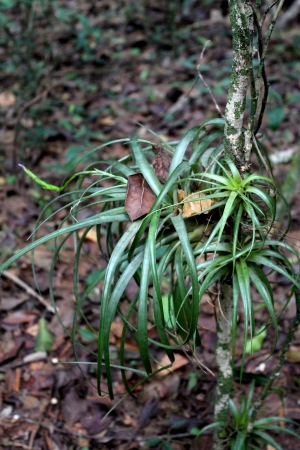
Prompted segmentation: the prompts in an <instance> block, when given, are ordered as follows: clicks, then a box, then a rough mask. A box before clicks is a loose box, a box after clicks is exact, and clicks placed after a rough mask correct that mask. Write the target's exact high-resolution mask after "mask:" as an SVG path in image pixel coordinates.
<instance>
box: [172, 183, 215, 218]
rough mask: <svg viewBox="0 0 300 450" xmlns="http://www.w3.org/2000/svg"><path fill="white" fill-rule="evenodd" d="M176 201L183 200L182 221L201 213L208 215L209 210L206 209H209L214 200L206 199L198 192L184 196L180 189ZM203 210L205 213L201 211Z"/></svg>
mask: <svg viewBox="0 0 300 450" xmlns="http://www.w3.org/2000/svg"><path fill="white" fill-rule="evenodd" d="M178 199H179V201H180V202H182V201H183V200H185V203H184V204H183V207H182V217H183V218H184V219H187V218H188V217H191V216H194V215H196V214H201V213H202V212H203V214H208V213H209V210H208V209H207V208H210V207H211V206H212V205H213V204H214V203H215V202H214V200H212V199H211V198H207V197H206V195H205V194H203V193H202V192H199V191H198V192H193V193H192V194H190V195H186V193H185V192H184V191H183V190H182V189H178ZM194 199H195V200H194ZM205 209H206V211H203V210H205Z"/></svg>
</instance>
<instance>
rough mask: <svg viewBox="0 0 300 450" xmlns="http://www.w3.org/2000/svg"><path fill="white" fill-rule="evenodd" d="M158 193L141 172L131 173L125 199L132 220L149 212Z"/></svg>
mask: <svg viewBox="0 0 300 450" xmlns="http://www.w3.org/2000/svg"><path fill="white" fill-rule="evenodd" d="M155 199H156V195H155V194H154V192H153V191H152V189H151V188H150V186H149V184H148V183H147V181H146V180H145V178H144V176H143V175H142V174H141V173H137V174H134V175H129V177H128V186H127V193H126V200H125V209H126V211H127V214H128V215H129V217H130V219H131V220H132V221H134V220H136V219H138V218H139V217H142V216H144V215H145V214H147V213H148V212H149V211H150V209H151V207H152V205H153V203H154V202H155Z"/></svg>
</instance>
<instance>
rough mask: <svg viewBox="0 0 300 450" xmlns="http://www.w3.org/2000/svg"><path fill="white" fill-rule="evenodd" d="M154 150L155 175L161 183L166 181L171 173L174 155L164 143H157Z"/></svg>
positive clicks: (153, 164)
mask: <svg viewBox="0 0 300 450" xmlns="http://www.w3.org/2000/svg"><path fill="white" fill-rule="evenodd" d="M153 150H154V152H155V153H156V157H155V158H154V160H153V163H152V166H153V169H154V172H155V175H156V176H157V178H158V179H159V181H160V182H161V183H165V181H166V179H167V178H168V175H169V169H170V164H171V160H172V155H171V154H170V153H169V152H168V151H167V150H165V149H164V147H163V146H162V145H155V147H154V149H153Z"/></svg>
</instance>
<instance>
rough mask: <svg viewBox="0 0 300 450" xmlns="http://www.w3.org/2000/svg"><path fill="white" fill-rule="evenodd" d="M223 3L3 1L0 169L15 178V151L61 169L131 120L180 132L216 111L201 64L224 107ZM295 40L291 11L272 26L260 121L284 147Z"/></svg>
mask: <svg viewBox="0 0 300 450" xmlns="http://www.w3.org/2000/svg"><path fill="white" fill-rule="evenodd" d="M290 3H291V2H290ZM292 6H293V5H292ZM292 6H291V5H287V8H286V12H288V10H289V9H290V8H291V7H292ZM227 12H228V11H227V1H225V0H219V1H214V2H212V1H210V0H206V1H205V0H204V1H202V2H201V6H199V2H197V1H194V0H181V1H179V0H176V1H173V2H169V1H168V0H160V1H158V0H143V1H141V2H130V1H128V0H123V1H121V0H119V1H108V0H107V1H106V0H101V1H99V2H95V1H93V0H85V1H78V0H77V1H76V0H74V1H71V0H0V25H1V34H0V68H1V72H0V78H1V93H0V113H1V123H0V125H1V130H0V133H1V134H0V136H1V140H0V170H1V174H0V175H1V176H3V177H6V179H7V177H10V178H8V180H12V181H13V180H14V176H12V174H14V173H16V172H17V170H18V166H17V163H18V162H22V163H26V165H29V167H30V168H31V169H35V170H38V171H39V170H40V169H39V166H40V165H41V164H42V166H45V167H46V169H47V172H48V171H50V172H51V173H53V172H55V175H53V176H54V178H55V176H56V175H57V176H59V177H61V176H62V175H63V174H64V173H65V171H66V170H67V169H69V168H70V166H73V163H75V162H76V161H77V160H78V159H79V158H80V156H81V155H82V153H83V152H84V151H85V150H87V149H89V148H93V147H96V146H97V145H99V144H101V143H103V142H105V141H107V140H109V139H112V138H118V137H125V136H128V135H130V134H132V133H133V132H136V131H137V130H138V129H139V127H138V125H137V124H136V123H135V122H139V123H143V124H144V125H145V126H147V127H149V128H151V129H153V130H154V131H156V132H157V133H159V134H161V135H162V136H164V137H165V138H167V139H176V138H178V137H180V136H181V135H182V134H183V132H184V130H185V129H187V128H188V127H190V126H194V125H198V124H199V123H200V122H201V121H203V119H208V118H210V117H212V116H216V115H217V112H216V110H215V107H214V104H213V102H212V100H211V98H210V96H209V95H208V93H207V89H206V88H205V86H204V85H203V83H202V82H201V81H200V80H199V76H198V70H197V65H198V64H200V65H201V67H200V70H201V73H202V75H203V76H204V78H205V80H206V81H207V83H208V84H209V86H210V88H211V90H212V92H213V94H214V96H215V97H216V100H217V101H218V103H219V105H220V107H221V109H222V108H224V105H225V100H226V91H227V86H228V83H229V74H230V64H231V63H230V61H231V50H230V48H231V41H230V28H229V22H228V17H227ZM290 24H292V27H291V26H290ZM207 40H209V41H210V42H209V44H208V46H207V49H206V51H205V53H204V56H203V58H202V59H201V61H200V53H201V51H202V49H203V46H204V44H205V42H206V41H207ZM299 44H300V27H299V26H298V24H297V14H296V15H294V16H293V20H292V21H290V19H288V20H287V23H283V24H282V25H281V27H280V29H279V30H278V31H277V34H276V37H275V39H273V42H272V51H271V52H270V59H269V61H268V66H267V71H268V75H269V81H270V83H271V86H270V97H269V98H270V102H269V106H268V111H267V116H266V117H267V119H266V120H267V123H266V125H267V126H268V131H266V128H264V130H263V131H264V132H266V134H267V139H268V140H269V147H270V149H271V148H272V147H274V141H275V142H276V145H277V147H278V149H279V148H281V147H282V146H285V147H288V148H290V147H291V149H290V153H291V154H292V153H293V146H294V145H295V142H296V141H297V138H298V137H299V136H298V133H299V131H298V130H297V129H296V127H295V125H296V123H297V121H298V120H297V118H298V113H299V109H298V105H297V102H299V98H300V94H299V79H300V71H299V58H298V49H299ZM279 127H280V133H279V132H277V130H278V129H279ZM143 132H144V133H145V130H144V131H143V130H141V129H140V130H139V133H140V134H142V133H143ZM288 148H287V150H288ZM120 153H122V151H121V149H116V150H115V155H114V156H116V157H118V156H120ZM288 155H289V153H288V154H287V156H286V158H289V156H288ZM102 157H105V155H102ZM40 163H41V164H40ZM59 172H60V174H59Z"/></svg>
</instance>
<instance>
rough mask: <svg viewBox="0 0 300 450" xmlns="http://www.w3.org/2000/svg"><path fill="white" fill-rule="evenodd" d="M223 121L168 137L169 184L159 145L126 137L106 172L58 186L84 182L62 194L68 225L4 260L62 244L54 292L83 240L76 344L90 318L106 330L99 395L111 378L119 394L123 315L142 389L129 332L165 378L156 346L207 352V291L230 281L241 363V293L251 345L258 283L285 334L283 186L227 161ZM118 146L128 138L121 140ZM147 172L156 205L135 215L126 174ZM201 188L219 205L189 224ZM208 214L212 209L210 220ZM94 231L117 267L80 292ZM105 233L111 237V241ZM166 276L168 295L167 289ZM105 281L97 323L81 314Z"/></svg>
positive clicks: (150, 368) (148, 365)
mask: <svg viewBox="0 0 300 450" xmlns="http://www.w3.org/2000/svg"><path fill="white" fill-rule="evenodd" d="M223 124H224V122H223V120H222V119H212V120H210V121H207V122H205V123H204V124H203V125H201V126H199V127H195V128H193V129H191V130H189V131H188V132H187V133H186V134H185V135H184V137H183V138H182V139H181V140H180V141H179V142H178V143H177V144H175V145H171V146H170V145H169V144H165V145H166V146H167V148H168V149H169V151H170V152H171V153H172V160H171V164H170V169H169V176H168V177H167V180H166V182H165V184H161V183H160V181H159V180H158V178H157V176H156V174H155V172H154V170H153V168H152V166H151V164H150V163H149V158H151V157H152V158H153V152H152V146H153V145H154V144H152V143H151V142H150V141H141V140H137V139H131V140H128V139H126V140H124V141H123V142H124V143H128V142H129V143H130V145H131V150H132V151H131V153H130V154H129V155H128V156H127V157H125V158H123V160H121V161H110V160H108V161H105V162H99V165H98V166H99V167H101V170H100V168H99V169H98V168H97V164H93V166H91V165H90V166H87V167H86V169H85V170H84V171H82V172H79V173H78V174H75V175H74V176H73V177H71V178H70V179H69V180H67V182H66V183H65V184H64V185H63V186H62V187H61V188H57V187H55V186H54V188H55V189H56V190H57V191H59V192H61V191H62V190H63V189H65V188H66V187H67V186H69V183H70V182H71V181H73V180H75V179H77V184H76V187H75V188H74V189H72V190H71V192H70V194H69V193H64V194H62V197H61V198H62V200H63V199H65V200H66V201H67V204H66V206H65V208H68V209H69V210H70V212H69V214H67V216H66V217H65V219H64V220H63V222H62V224H61V227H60V228H59V229H58V230H57V231H55V232H53V233H51V234H49V235H46V236H43V237H42V238H40V239H37V240H34V241H33V242H32V243H31V244H30V245H28V246H27V247H26V248H25V249H23V250H21V251H20V252H19V253H18V254H16V255H14V256H13V257H12V258H10V259H9V260H8V261H7V262H6V263H5V264H3V265H2V266H1V267H0V270H4V269H5V268H7V267H8V266H9V265H10V264H12V263H13V262H14V261H16V260H17V258H18V257H20V256H21V255H22V254H24V253H26V252H27V251H30V250H32V249H34V248H35V247H37V246H38V245H41V244H43V243H45V242H47V241H49V240H51V239H55V242H56V250H55V253H54V257H53V263H52V265H51V268H50V292H51V296H52V297H53V288H52V278H53V274H54V267H55V262H56V260H57V258H58V257H59V253H60V250H61V248H62V247H63V245H64V243H65V242H66V240H67V239H68V238H69V237H70V236H71V235H74V237H75V239H76V246H75V253H74V293H75V297H76V310H75V315H74V321H73V327H72V330H71V331H70V330H66V332H67V333H68V334H69V336H70V337H71V338H72V341H73V344H74V352H75V355H76V352H77V350H76V348H77V345H82V343H81V342H80V335H82V332H80V333H79V335H78V333H77V331H78V330H77V322H78V317H79V316H80V315H81V316H82V317H83V319H84V320H85V321H86V323H87V330H88V332H89V340H92V339H93V333H94V336H96V335H98V354H97V364H98V372H97V375H98V390H99V393H100V394H101V393H102V391H101V387H100V386H101V380H102V377H103V376H104V377H105V380H106V382H107V386H108V392H109V395H110V396H111V397H113V384H112V374H111V371H112V355H111V353H110V345H109V337H110V329H111V326H112V323H113V321H114V319H115V316H116V315H117V314H118V315H119V316H120V317H121V319H122V321H123V335H122V339H121V345H120V353H119V363H118V365H119V366H120V367H121V372H122V377H123V381H124V384H125V387H126V388H127V389H128V391H129V392H130V393H131V391H132V389H131V388H129V386H128V384H127V381H126V372H127V371H130V370H131V367H130V366H128V365H126V350H125V339H126V336H127V335H130V336H131V338H132V339H134V340H136V342H137V345H138V348H139V351H140V357H141V360H142V363H143V365H144V368H145V371H146V373H147V374H148V376H152V375H153V374H154V373H155V364H154V361H153V357H152V352H151V349H152V348H153V346H158V347H160V348H161V349H163V350H164V351H165V352H166V353H167V355H168V357H169V359H170V363H172V361H173V360H174V356H173V352H174V350H176V349H178V348H181V347H183V346H185V345H188V346H189V349H190V351H191V352H192V353H193V352H195V351H196V348H199V347H201V339H200V335H199V330H198V314H199V306H200V303H201V299H202V298H203V295H204V293H206V292H207V291H208V290H209V289H211V288H212V287H213V286H214V285H215V284H216V283H219V282H222V280H223V279H224V278H225V277H226V278H227V279H231V280H232V284H233V318H232V349H233V359H234V355H235V348H236V342H237V329H238V304H239V301H240V300H241V304H242V307H243V311H244V345H243V347H244V352H245V350H246V348H247V340H248V337H249V335H250V337H253V336H254V334H255V315H254V308H253V302H252V297H251V291H250V289H256V290H257V292H258V294H259V295H260V298H261V302H262V305H263V306H264V307H265V308H266V311H267V312H268V313H269V323H268V324H272V326H273V328H274V330H275V336H276V340H277V335H278V325H277V317H278V314H280V312H281V311H279V312H278V308H276V310H277V312H275V308H274V304H275V299H274V294H273V289H272V285H271V281H270V279H269V274H271V273H278V274H280V275H281V276H283V277H285V279H286V280H287V282H288V283H289V288H290V290H289V295H288V296H287V299H286V303H285V304H284V305H283V306H282V310H284V309H285V308H286V306H287V304H288V302H289V300H290V298H291V296H292V295H293V290H294V288H297V289H299V288H300V285H299V282H298V274H297V273H295V271H294V269H293V267H292V265H291V263H290V261H289V258H288V256H286V255H288V253H289V254H292V255H294V256H295V257H297V258H298V255H297V252H296V251H295V250H294V249H293V248H292V247H291V246H289V245H288V244H287V243H285V242H281V241H276V240H274V239H271V238H268V232H269V230H270V228H271V227H272V223H273V221H274V219H275V214H276V209H275V197H274V196H275V186H274V182H273V181H272V180H271V179H269V178H267V177H265V176H262V175H257V174H254V173H253V174H250V175H247V174H245V175H244V176H243V177H242V176H241V175H240V173H239V171H238V170H237V168H236V167H235V165H234V164H233V163H232V161H230V160H228V159H227V158H223V157H222V153H223V147H222V144H218V141H219V140H220V138H221V137H222V134H223V130H222V128H223ZM208 126H216V127H217V131H212V132H208V131H207V127H208ZM218 128H220V129H218ZM115 142H117V141H113V142H111V143H110V144H111V145H113V144H114V143H115ZM213 143H214V147H212V145H213ZM107 145H109V144H107ZM95 151H96V150H95ZM104 164H105V166H106V169H105V170H103V165H104ZM204 169H205V170H204ZM25 170H26V169H25ZM26 171H27V170H26ZM139 172H141V173H142V174H143V176H144V178H145V180H146V181H147V183H148V184H149V186H150V188H151V189H152V190H153V192H154V193H155V195H156V200H155V202H154V204H153V205H152V207H151V209H150V211H149V213H148V214H147V215H146V216H145V217H144V218H143V219H140V220H137V221H134V222H131V221H130V219H129V217H128V215H127V213H126V210H125V208H124V204H125V199H126V195H127V194H126V191H127V177H128V176H129V175H132V174H135V173H139ZM27 174H28V175H29V176H30V177H31V178H33V179H34V180H35V181H37V182H38V183H39V184H41V185H42V186H43V187H44V188H46V189H49V188H50V189H53V186H52V185H50V186H49V185H48V184H47V183H46V182H45V181H43V180H40V179H37V178H36V177H35V175H34V174H32V173H31V172H29V171H27ZM87 176H88V177H90V176H93V177H94V179H95V181H94V182H92V184H90V186H89V187H87V188H83V182H84V180H85V178H86V177H87ZM89 179H90V178H89ZM179 189H181V190H184V192H185V193H186V197H185V198H184V199H183V200H180V201H179V199H178V192H179V191H178V190H179ZM200 191H201V195H205V199H206V200H208V201H209V202H210V203H209V206H206V207H205V208H203V209H202V210H200V211H198V214H196V215H191V216H190V217H187V218H185V219H184V218H183V216H182V210H183V208H184V206H185V205H186V204H188V203H191V202H197V201H198V200H201V199H203V196H202V197H201V196H200V193H199V197H197V192H200ZM95 208H96V210H97V212H96V213H95V214H94V215H90V216H89V217H88V218H85V219H80V217H79V213H80V212H81V211H83V210H85V209H89V210H90V211H93V210H95ZM61 209H62V208H61ZM61 209H59V210H58V211H57V212H60V211H61ZM205 213H208V214H209V221H207V219H206V218H207V217H208V216H207V215H206V214H205ZM50 217H51V216H50ZM94 226H95V227H96V231H97V236H98V245H99V250H100V252H101V254H102V255H103V256H104V257H105V258H106V260H107V267H106V268H105V269H103V270H100V271H95V273H94V274H93V277H90V278H89V280H88V283H87V284H86V287H85V289H84V291H83V292H80V290H79V287H78V280H79V273H78V269H79V266H80V255H81V252H82V251H83V244H84V240H85V236H86V234H87V233H88V232H89V230H91V228H92V227H94ZM79 230H83V233H81V234H80V235H77V232H78V231H79ZM101 236H103V237H105V244H103V239H101ZM131 279H134V280H135V282H136V283H137V284H138V286H139V289H138V291H137V293H136V295H135V297H134V299H130V300H129V299H128V303H127V307H125V305H126V286H127V285H128V283H129V281H130V280H131ZM162 281H164V292H162V289H161V286H162ZM99 283H101V284H103V287H102V293H101V301H100V323H99V329H94V328H93V327H92V326H91V325H90V324H89V323H88V321H87V319H86V317H85V316H84V314H83V312H82V309H83V304H84V301H85V299H86V298H87V297H88V295H89V294H90V293H91V292H92V291H93V290H94V289H95V287H97V286H98V285H99ZM166 292H167V294H166ZM53 302H55V300H54V298H53ZM149 324H151V326H155V329H156V332H157V339H153V338H150V337H149V335H148V328H149ZM268 324H267V325H268ZM275 344H276V342H274V345H275ZM243 358H244V356H243ZM142 381H143V379H142ZM138 384H140V382H139V383H138Z"/></svg>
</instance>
